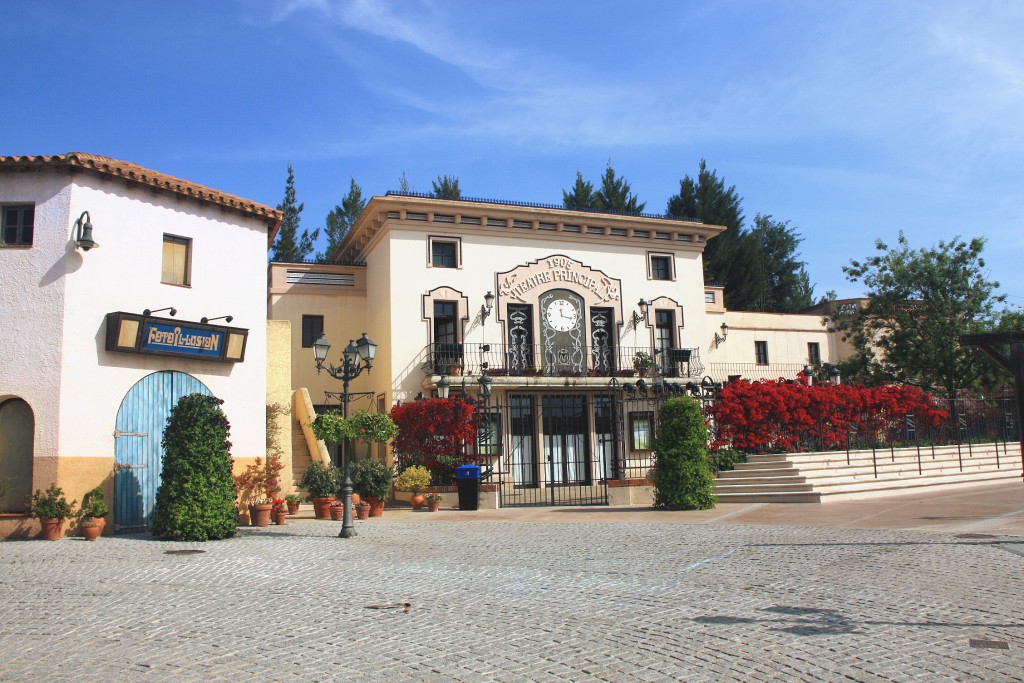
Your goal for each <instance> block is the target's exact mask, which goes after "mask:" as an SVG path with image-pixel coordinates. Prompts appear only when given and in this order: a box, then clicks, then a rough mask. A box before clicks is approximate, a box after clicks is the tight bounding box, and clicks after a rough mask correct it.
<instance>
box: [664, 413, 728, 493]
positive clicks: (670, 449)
mask: <svg viewBox="0 0 1024 683" xmlns="http://www.w3.org/2000/svg"><path fill="white" fill-rule="evenodd" d="M656 434H657V436H656V437H655V440H654V452H655V459H654V470H653V472H652V473H651V479H652V481H653V483H654V506H655V507H664V508H670V509H673V510H707V509H709V508H713V507H714V506H715V503H716V502H718V497H717V496H716V495H715V475H714V469H713V467H712V464H711V459H710V457H709V456H708V428H707V425H706V424H705V422H704V415H703V413H702V412H701V409H700V404H699V403H698V402H697V401H696V400H695V399H693V398H691V397H689V396H678V397H673V398H670V399H668V400H667V401H665V402H664V403H663V404H662V407H661V412H660V415H659V420H658V429H657V430H656Z"/></svg>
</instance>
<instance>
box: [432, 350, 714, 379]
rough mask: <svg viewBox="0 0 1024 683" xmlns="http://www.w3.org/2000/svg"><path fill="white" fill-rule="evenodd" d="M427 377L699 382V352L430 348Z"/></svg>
mask: <svg viewBox="0 0 1024 683" xmlns="http://www.w3.org/2000/svg"><path fill="white" fill-rule="evenodd" d="M422 367H423V371H424V373H426V374H427V375H458V374H463V373H465V374H470V375H479V374H480V373H481V372H482V371H483V370H485V369H486V370H487V374H488V375H490V376H491V377H505V376H510V377H532V376H536V377H556V376H567V377H585V376H590V377H637V376H640V377H643V376H648V377H700V376H702V375H703V374H704V365H703V364H702V363H701V361H700V350H699V349H675V348H670V349H651V348H650V347H634V346H616V347H613V346H608V345H598V346H583V345H580V346H576V347H565V346H560V347H555V346H546V345H544V344H430V345H428V346H427V347H426V349H424V361H423V366H422Z"/></svg>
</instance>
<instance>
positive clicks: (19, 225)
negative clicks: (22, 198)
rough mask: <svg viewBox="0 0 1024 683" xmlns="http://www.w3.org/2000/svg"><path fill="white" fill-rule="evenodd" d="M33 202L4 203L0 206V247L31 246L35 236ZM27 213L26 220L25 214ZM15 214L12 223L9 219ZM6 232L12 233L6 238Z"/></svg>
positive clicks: (34, 209) (34, 208)
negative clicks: (9, 237) (11, 236)
mask: <svg viewBox="0 0 1024 683" xmlns="http://www.w3.org/2000/svg"><path fill="white" fill-rule="evenodd" d="M35 213H36V207H35V204H5V205H3V206H0V247H31V246H32V241H33V239H34V237H35ZM26 214H28V217H29V218H28V220H25V216H26ZM12 215H13V216H15V217H16V218H15V220H14V221H13V223H14V224H13V225H12V224H11V221H10V220H9V219H10V217H11V216H12ZM8 234H11V235H13V238H12V239H10V240H9V239H8Z"/></svg>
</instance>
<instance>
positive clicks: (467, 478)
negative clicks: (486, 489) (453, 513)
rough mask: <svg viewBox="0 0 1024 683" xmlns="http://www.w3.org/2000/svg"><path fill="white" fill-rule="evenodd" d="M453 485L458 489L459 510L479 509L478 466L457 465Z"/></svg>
mask: <svg viewBox="0 0 1024 683" xmlns="http://www.w3.org/2000/svg"><path fill="white" fill-rule="evenodd" d="M455 483H456V484H457V485H458V488H459V509H460V510H477V509H479V507H480V465H459V466H458V467H456V468H455Z"/></svg>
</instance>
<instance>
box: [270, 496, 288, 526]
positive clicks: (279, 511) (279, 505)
mask: <svg viewBox="0 0 1024 683" xmlns="http://www.w3.org/2000/svg"><path fill="white" fill-rule="evenodd" d="M271 505H273V506H274V507H273V508H272V509H271V511H270V516H271V517H272V518H273V520H274V524H277V525H278V526H281V525H283V524H284V523H285V517H287V516H288V510H287V509H286V508H285V500H284V498H274V500H273V501H272V502H271Z"/></svg>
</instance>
